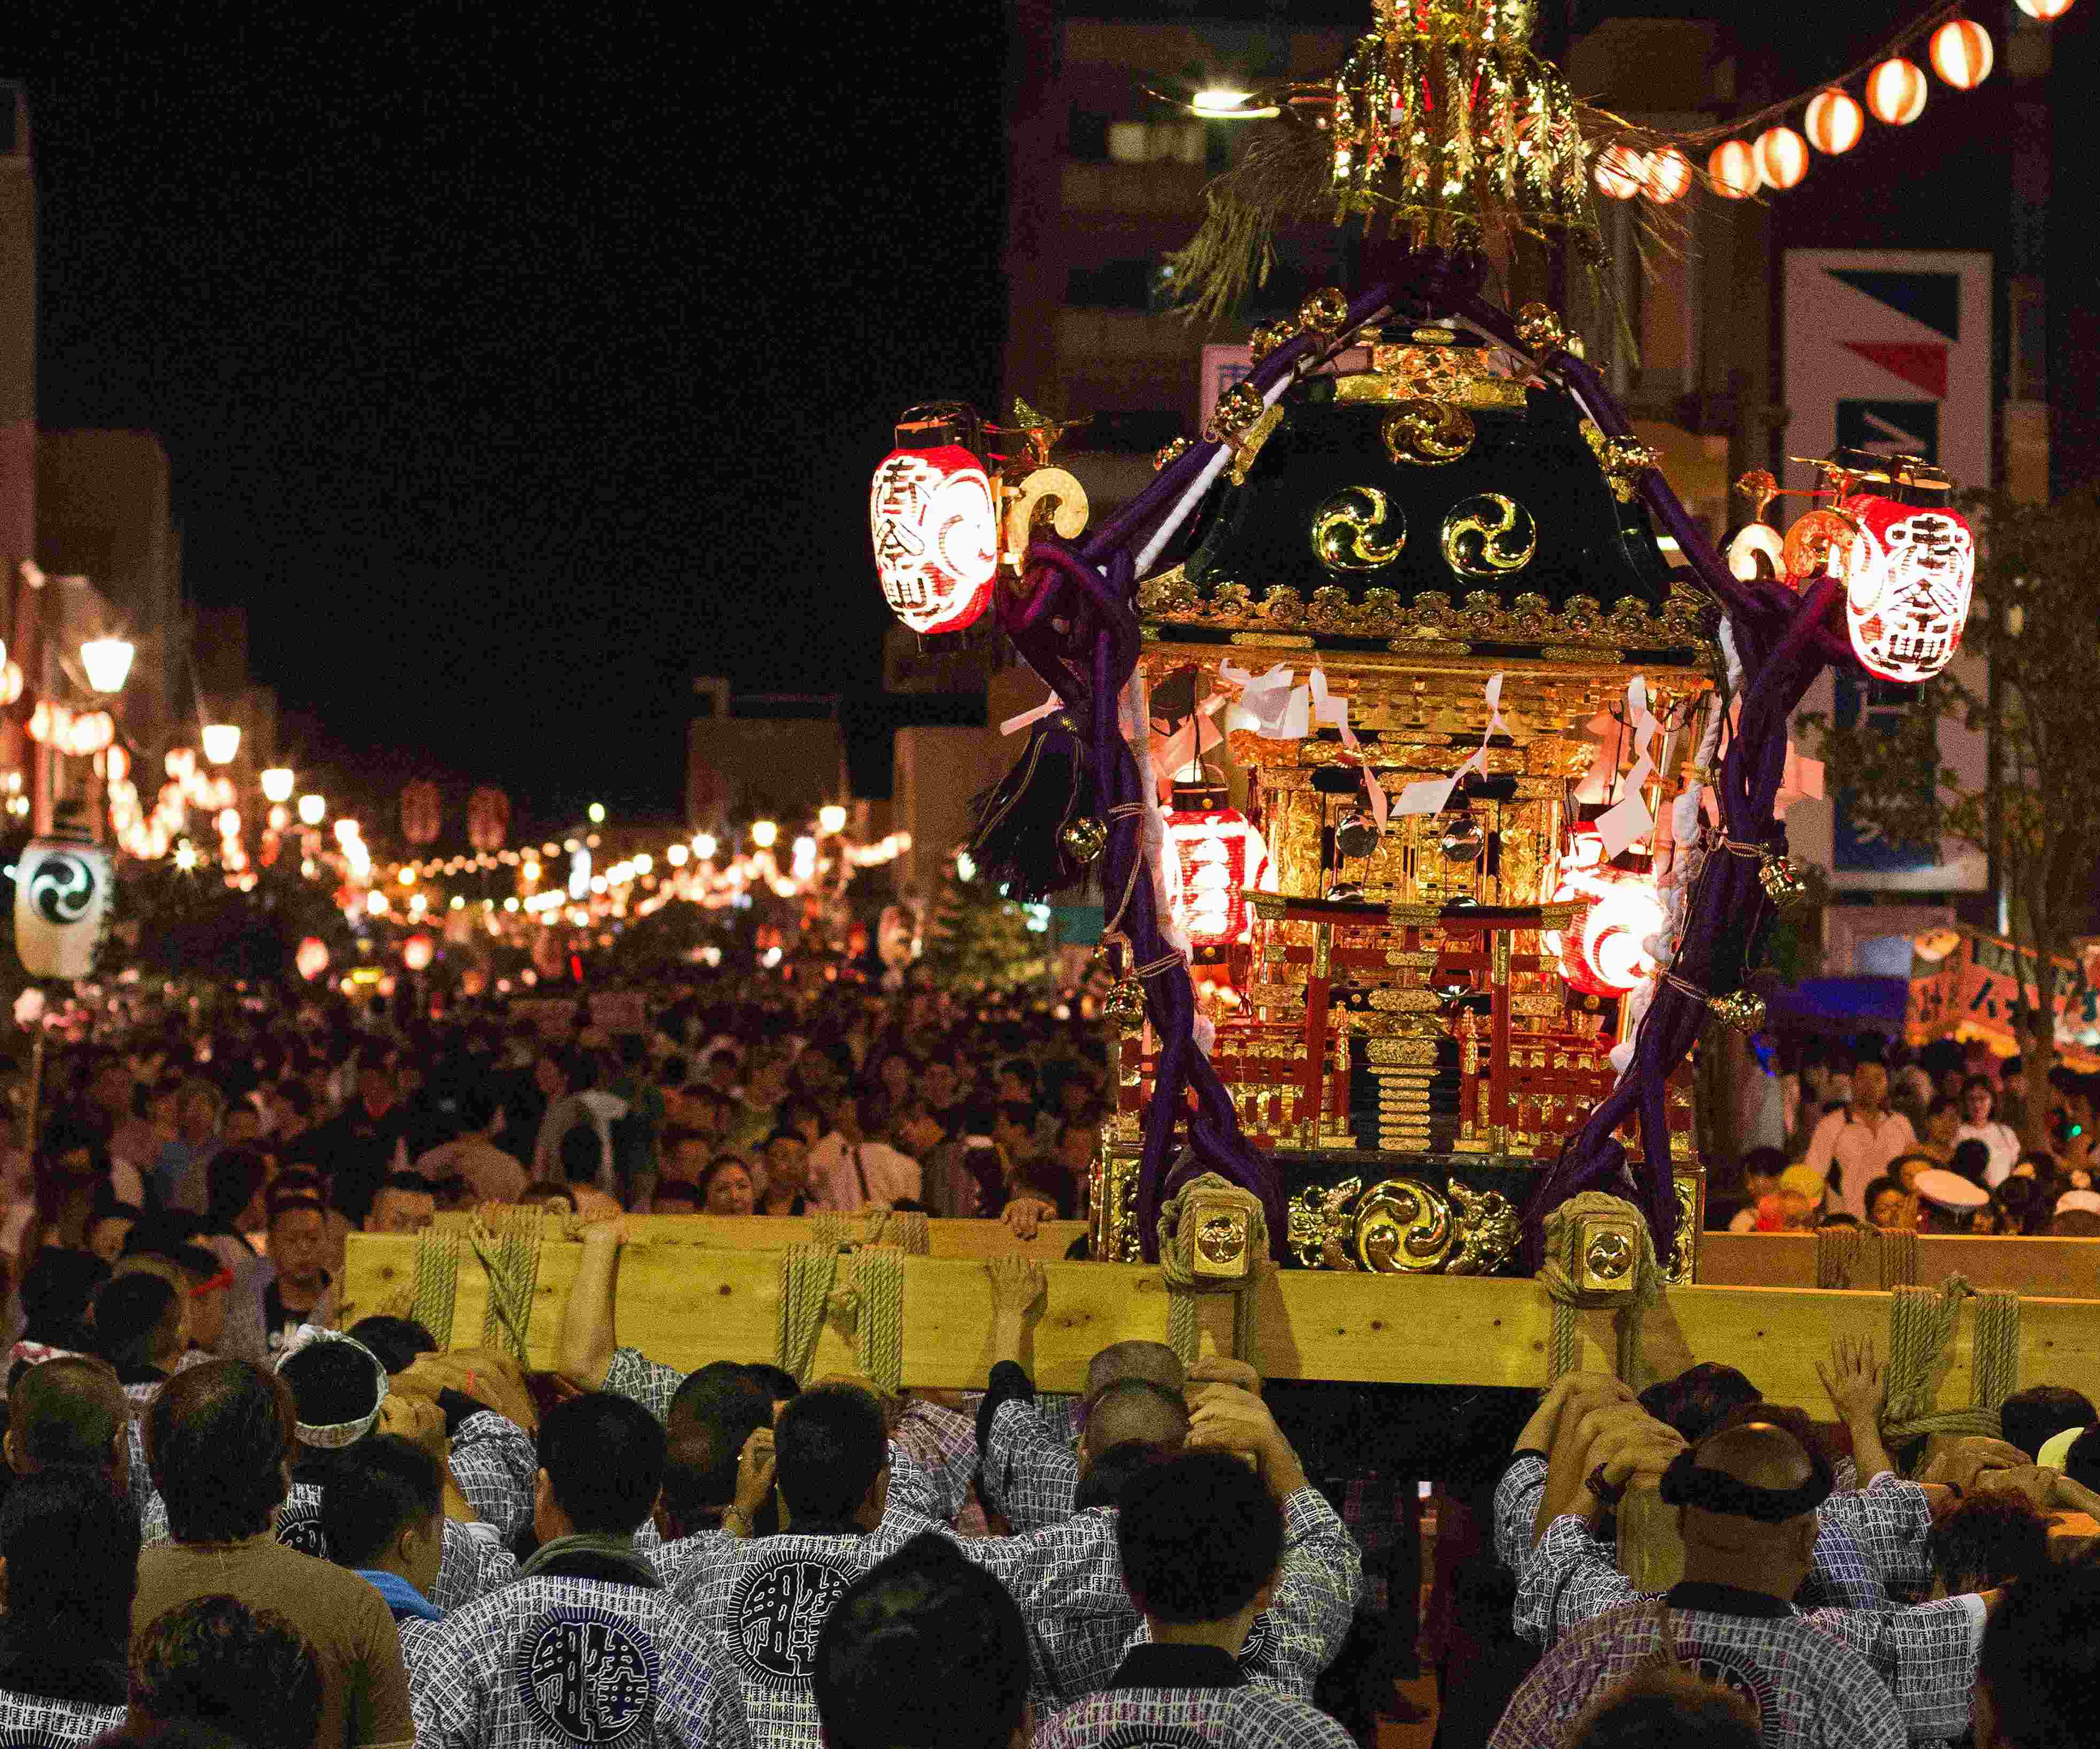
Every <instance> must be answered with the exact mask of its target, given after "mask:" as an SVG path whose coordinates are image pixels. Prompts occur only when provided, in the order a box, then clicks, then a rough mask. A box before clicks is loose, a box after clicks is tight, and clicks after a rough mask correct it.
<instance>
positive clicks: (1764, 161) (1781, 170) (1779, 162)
mask: <svg viewBox="0 0 2100 1749" xmlns="http://www.w3.org/2000/svg"><path fill="white" fill-rule="evenodd" d="M1758 174H1759V175H1761V176H1762V177H1763V178H1764V179H1765V183H1766V186H1767V187H1768V188H1793V186H1794V184H1795V183H1798V182H1799V181H1800V180H1801V179H1802V177H1804V176H1806V175H1807V174H1808V146H1807V142H1806V141H1804V140H1803V139H1802V137H1801V135H1798V134H1797V133H1795V132H1794V130H1793V129H1792V128H1790V127H1768V128H1767V129H1766V130H1764V132H1763V133H1762V134H1760V135H1758Z"/></svg>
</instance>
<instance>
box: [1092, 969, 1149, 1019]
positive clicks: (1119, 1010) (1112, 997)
mask: <svg viewBox="0 0 2100 1749" xmlns="http://www.w3.org/2000/svg"><path fill="white" fill-rule="evenodd" d="M1101 1013H1102V1014H1104V1015H1105V1016H1106V1017H1107V1018H1109V1019H1110V1020H1112V1021H1114V1022H1115V1024H1116V1026H1117V1027H1118V1029H1119V1030H1121V1031H1124V1032H1136V1031H1138V1030H1139V1029H1140V1027H1143V1026H1144V1024H1145V986H1144V985H1143V984H1141V983H1139V982H1138V981H1137V979H1136V978H1123V980H1122V981H1121V982H1120V983H1116V984H1114V985H1111V986H1110V989H1109V993H1108V994H1107V995H1106V996H1103V997H1102V998H1101Z"/></svg>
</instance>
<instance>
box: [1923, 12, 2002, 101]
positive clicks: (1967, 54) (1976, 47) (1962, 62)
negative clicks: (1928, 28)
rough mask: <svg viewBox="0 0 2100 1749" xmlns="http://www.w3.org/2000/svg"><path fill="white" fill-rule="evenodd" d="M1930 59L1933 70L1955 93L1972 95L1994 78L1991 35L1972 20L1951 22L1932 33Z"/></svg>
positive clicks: (1955, 19) (1961, 19) (1952, 20)
mask: <svg viewBox="0 0 2100 1749" xmlns="http://www.w3.org/2000/svg"><path fill="white" fill-rule="evenodd" d="M1930 58H1931V61H1932V70H1933V71H1934V72H1935V73H1938V74H1939V77H1941V78H1943V79H1944V80H1945V81H1946V82H1948V84H1949V85H1951V86H1953V87H1954V89H1955V90H1956V91H1974V90H1975V89H1976V87H1977V86H1979V85H1981V84H1982V83H1983V82H1984V81H1985V80H1986V79H1988V78H1989V77H1991V64H1992V60H1993V59H1994V55H1993V51H1992V47H1991V33H1990V32H1989V31H1988V30H1986V29H1984V28H1983V26H1982V25H1981V24H1976V23H1975V22H1974V21H1973V20H1970V19H1965V18H1951V19H1949V20H1948V21H1947V22H1946V23H1945V24H1942V25H1941V26H1940V27H1939V29H1937V30H1935V31H1934V32H1933V33H1932V43H1931V56H1930Z"/></svg>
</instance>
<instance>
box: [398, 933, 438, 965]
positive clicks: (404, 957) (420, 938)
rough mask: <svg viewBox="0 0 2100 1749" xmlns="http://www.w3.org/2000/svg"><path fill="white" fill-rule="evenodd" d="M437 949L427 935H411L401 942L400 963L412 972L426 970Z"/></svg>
mask: <svg viewBox="0 0 2100 1749" xmlns="http://www.w3.org/2000/svg"><path fill="white" fill-rule="evenodd" d="M437 951H438V950H437V945H436V943H434V942H433V941H431V939H430V937H429V936H427V935H411V936H410V937H409V938H408V939H407V940H406V941H404V942H403V943H401V963H402V964H403V965H405V966H407V967H408V969H409V970H410V971H412V972H420V971H425V970H427V969H429V966H430V961H431V959H432V957H433V956H435V954H436V952H437Z"/></svg>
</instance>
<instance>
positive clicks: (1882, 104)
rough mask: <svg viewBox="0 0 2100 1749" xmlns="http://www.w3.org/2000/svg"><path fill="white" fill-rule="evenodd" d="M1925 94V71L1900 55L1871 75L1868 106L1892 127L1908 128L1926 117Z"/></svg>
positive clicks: (1884, 63) (1886, 61)
mask: <svg viewBox="0 0 2100 1749" xmlns="http://www.w3.org/2000/svg"><path fill="white" fill-rule="evenodd" d="M1925 95H1926V94H1925V73H1924V71H1923V69H1922V68H1920V67H1919V66H1918V64H1917V62H1916V61H1913V60H1904V58H1903V57H1902V56H1901V55H1895V56H1894V57H1893V58H1892V59H1890V60H1885V61H1883V62H1882V64H1881V65H1880V66H1878V67H1877V68H1875V69H1874V70H1873V72H1872V73H1868V75H1867V107H1868V108H1869V109H1870V110H1872V111H1873V115H1874V119H1875V120H1876V121H1883V122H1886V123H1887V124H1888V126H1890V127H1908V126H1910V125H1911V123H1912V122H1913V121H1916V120H1917V118H1918V117H1920V116H1921V115H1923V114H1924V113H1925Z"/></svg>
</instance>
